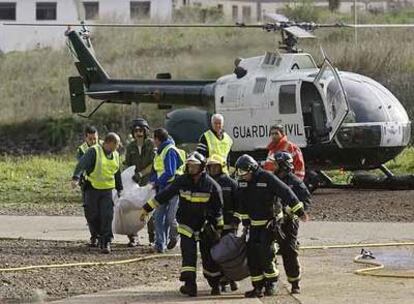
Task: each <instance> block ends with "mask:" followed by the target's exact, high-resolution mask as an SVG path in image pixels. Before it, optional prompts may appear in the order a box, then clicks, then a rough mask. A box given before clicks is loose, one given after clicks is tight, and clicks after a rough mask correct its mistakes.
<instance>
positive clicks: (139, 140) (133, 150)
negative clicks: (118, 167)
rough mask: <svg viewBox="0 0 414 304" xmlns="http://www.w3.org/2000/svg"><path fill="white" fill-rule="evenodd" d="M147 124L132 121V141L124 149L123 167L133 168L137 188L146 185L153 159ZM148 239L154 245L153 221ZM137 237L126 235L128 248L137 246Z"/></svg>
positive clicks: (149, 222)
mask: <svg viewBox="0 0 414 304" xmlns="http://www.w3.org/2000/svg"><path fill="white" fill-rule="evenodd" d="M149 130H150V128H149V125H148V122H147V121H146V120H145V119H143V118H138V119H134V120H133V121H132V128H131V134H132V137H133V138H134V140H133V141H132V142H130V143H129V145H128V146H127V148H126V156H125V161H124V165H125V166H126V167H130V166H135V174H134V175H133V176H132V179H133V180H134V182H136V183H137V184H138V185H139V186H141V187H142V186H145V185H146V184H148V181H149V176H150V173H151V168H152V162H153V160H154V157H155V146H154V142H153V141H152V139H151V138H149V137H148V133H149ZM147 227H148V238H149V242H150V243H154V221H153V219H152V218H151V219H150V220H149V221H148V226H147ZM137 237H138V236H137V235H128V238H129V243H128V246H129V247H135V246H137V245H138V238H137Z"/></svg>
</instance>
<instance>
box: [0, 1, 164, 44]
mask: <svg viewBox="0 0 414 304" xmlns="http://www.w3.org/2000/svg"><path fill="white" fill-rule="evenodd" d="M171 18H172V0H135V1H132V0H88V1H82V0H0V51H1V52H10V51H15V50H27V49H33V48H36V47H46V46H51V47H60V46H62V45H64V43H65V41H66V40H65V38H64V36H63V34H64V31H65V28H62V27H47V28H46V27H11V26H4V25H1V23H38V24H41V23H72V22H79V21H81V20H86V21H88V22H94V21H96V20H99V19H100V20H116V21H117V22H122V23H138V22H142V21H143V20H148V19H151V20H154V21H155V22H170V21H171Z"/></svg>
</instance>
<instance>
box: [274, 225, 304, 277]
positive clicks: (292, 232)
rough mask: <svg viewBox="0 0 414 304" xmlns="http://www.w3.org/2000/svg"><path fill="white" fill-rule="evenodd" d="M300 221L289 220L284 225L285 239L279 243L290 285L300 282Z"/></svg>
mask: <svg viewBox="0 0 414 304" xmlns="http://www.w3.org/2000/svg"><path fill="white" fill-rule="evenodd" d="M298 230H299V220H297V219H287V220H286V221H285V222H284V223H283V224H282V231H283V232H284V234H285V239H284V240H281V241H279V252H280V254H281V255H282V258H283V266H284V268H285V272H286V276H287V279H288V281H289V282H290V283H293V282H295V281H299V280H300V263H299V259H298V253H299V251H298V241H297V238H298Z"/></svg>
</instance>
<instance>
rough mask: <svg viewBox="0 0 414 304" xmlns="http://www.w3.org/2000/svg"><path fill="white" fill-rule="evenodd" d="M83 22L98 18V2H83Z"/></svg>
mask: <svg viewBox="0 0 414 304" xmlns="http://www.w3.org/2000/svg"><path fill="white" fill-rule="evenodd" d="M83 8H84V9H85V20H94V19H97V18H98V17H99V2H96V1H95V2H83Z"/></svg>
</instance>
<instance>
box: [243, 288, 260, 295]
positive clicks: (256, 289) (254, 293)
mask: <svg viewBox="0 0 414 304" xmlns="http://www.w3.org/2000/svg"><path fill="white" fill-rule="evenodd" d="M262 289H263V288H262V287H255V288H254V289H253V290H250V291H246V292H245V293H244V297H245V298H263V291H262Z"/></svg>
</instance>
